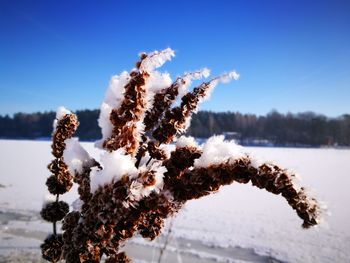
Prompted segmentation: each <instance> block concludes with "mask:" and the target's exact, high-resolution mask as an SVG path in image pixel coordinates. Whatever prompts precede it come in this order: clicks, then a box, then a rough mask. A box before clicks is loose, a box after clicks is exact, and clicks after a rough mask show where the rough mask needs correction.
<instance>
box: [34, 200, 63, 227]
mask: <svg viewBox="0 0 350 263" xmlns="http://www.w3.org/2000/svg"><path fill="white" fill-rule="evenodd" d="M68 212H69V205H68V204H67V203H66V202H63V201H59V202H51V203H47V204H46V205H45V206H44V207H43V208H42V209H41V212H40V215H41V217H42V218H43V219H44V220H46V221H49V222H57V221H60V220H62V219H63V218H64V216H65V215H66V214H67V213H68Z"/></svg>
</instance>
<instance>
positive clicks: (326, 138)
mask: <svg viewBox="0 0 350 263" xmlns="http://www.w3.org/2000/svg"><path fill="white" fill-rule="evenodd" d="M76 113H77V115H78V119H79V122H80V126H79V129H78V131H77V134H76V135H77V136H78V137H79V138H80V139H81V140H86V141H91V140H95V139H98V138H100V137H101V135H100V128H99V127H98V125H97V118H98V115H99V111H98V110H80V111H77V112H76ZM54 118H55V113H54V112H44V113H31V114H27V113H16V114H14V115H13V117H9V116H7V115H6V116H0V138H5V139H47V138H49V137H50V136H51V132H52V122H53V120H54ZM213 134H225V135H226V137H228V138H234V139H236V140H238V141H239V142H240V143H241V144H244V145H275V146H312V147H318V146H350V115H349V114H344V115H342V116H340V117H338V118H328V117H326V116H323V115H319V114H315V113H313V112H305V113H298V114H292V113H288V114H281V113H278V112H277V111H272V112H270V113H269V114H267V115H266V116H257V115H254V114H242V113H239V112H220V113H214V112H208V111H200V112H198V113H197V114H195V115H194V116H193V118H192V122H191V127H190V128H189V130H188V132H187V135H191V136H194V137H199V138H207V137H209V136H211V135H213Z"/></svg>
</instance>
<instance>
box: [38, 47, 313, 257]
mask: <svg viewBox="0 0 350 263" xmlns="http://www.w3.org/2000/svg"><path fill="white" fill-rule="evenodd" d="M173 56H174V51H173V50H171V49H169V48H168V49H165V50H163V51H160V52H158V51H155V52H152V53H149V54H146V53H142V54H141V55H140V59H139V61H138V62H137V63H136V67H135V68H134V69H133V70H131V71H130V72H122V73H121V74H120V75H119V76H114V77H113V78H112V79H111V81H110V84H109V87H108V90H107V92H106V96H105V99H104V101H103V102H102V105H101V110H100V117H99V119H98V123H99V126H100V127H101V130H102V139H101V140H99V141H97V142H96V144H95V145H96V147H100V148H101V149H103V150H104V152H103V153H102V154H101V157H100V160H95V159H93V158H92V157H90V155H89V153H88V152H87V151H86V150H84V148H83V147H82V146H81V145H80V143H79V141H78V140H77V139H76V138H72V136H73V134H74V132H75V131H76V129H77V126H78V120H77V117H76V115H74V114H73V113H71V112H70V111H68V110H66V109H64V108H60V109H59V110H58V112H57V116H56V120H55V122H54V131H53V142H52V154H53V156H54V157H55V159H54V160H53V161H52V162H51V163H50V164H49V166H48V168H49V170H50V172H51V173H52V175H51V176H50V177H49V178H48V179H47V182H46V185H47V187H48V190H49V192H50V193H51V194H53V195H54V196H55V198H54V200H51V201H49V202H46V203H45V204H44V206H43V209H42V211H41V215H42V217H43V218H44V219H45V220H47V221H49V222H52V224H53V233H52V234H51V235H50V236H48V237H47V238H46V239H45V241H44V243H43V244H42V245H41V248H42V255H43V258H45V259H46V260H48V261H51V262H57V261H59V260H62V259H64V260H66V262H74V263H76V262H100V261H101V259H102V257H105V258H106V261H105V262H129V261H130V260H129V259H128V257H127V255H126V254H125V253H124V252H123V251H121V250H120V248H121V247H122V245H123V243H124V242H125V241H126V240H127V239H129V238H131V237H133V236H134V235H136V234H139V235H141V236H142V237H144V238H147V239H150V240H153V239H154V238H156V237H157V236H158V235H159V234H160V233H161V231H162V228H163V226H164V221H165V220H166V219H167V218H169V217H171V216H173V215H174V214H175V213H176V212H178V211H179V210H180V209H181V208H182V207H183V206H184V204H185V203H186V202H187V201H188V200H192V199H198V198H200V197H202V196H205V195H209V194H211V193H214V192H216V191H217V190H219V188H220V187H221V186H223V185H228V184H232V183H233V182H237V183H244V184H246V183H249V182H251V184H252V185H253V186H256V187H258V188H260V189H265V190H266V191H268V192H271V193H273V194H276V195H280V196H282V197H283V198H285V199H286V200H287V202H288V204H289V205H290V206H291V207H292V208H293V209H294V210H295V211H296V213H297V215H298V216H299V217H300V218H301V219H302V221H303V223H302V226H303V227H305V228H308V227H311V226H314V225H317V224H318V222H319V216H320V208H319V206H318V204H317V202H316V200H315V199H313V198H310V197H309V196H307V195H306V193H305V190H304V188H299V187H297V185H296V184H295V183H294V182H295V175H294V174H292V173H290V172H288V171H286V170H285V169H282V168H281V167H279V166H277V165H275V164H270V163H258V162H257V161H256V160H255V159H254V158H252V157H251V156H249V155H248V154H246V153H245V152H244V149H243V148H242V147H241V146H238V145H236V144H235V143H234V142H233V141H225V140H224V138H223V137H222V136H214V137H212V138H209V139H208V140H207V142H206V143H205V144H204V145H202V146H199V145H197V143H196V141H195V140H194V138H191V137H185V136H181V134H183V133H184V132H185V131H186V129H187V128H188V126H189V123H190V119H191V116H192V114H193V113H194V112H196V111H197V109H198V106H199V104H200V103H201V102H202V101H204V100H205V99H206V98H207V97H208V96H209V95H210V92H211V91H212V90H213V89H214V87H215V86H217V85H218V84H220V83H227V82H229V81H231V80H237V79H238V77H239V75H238V74H237V73H236V72H235V71H232V72H229V73H226V74H223V75H221V76H217V77H214V78H212V79H209V80H206V81H205V82H203V83H202V84H200V85H198V86H197V87H195V88H193V89H192V90H190V89H189V87H190V86H191V83H192V81H193V80H198V79H201V78H207V77H208V76H209V70H208V69H206V68H204V69H201V70H197V71H194V72H187V73H185V74H184V75H183V76H180V77H178V78H176V80H175V81H174V82H171V79H170V76H169V74H167V73H161V72H159V71H157V68H159V67H161V66H162V65H163V64H164V63H165V62H166V61H169V60H171V59H172V57H173ZM177 99H179V100H180V101H179V103H177V104H176V106H175V102H176V100H177ZM172 142H176V144H171V143H172ZM73 182H74V183H76V184H77V185H78V194H79V199H78V200H76V201H75V202H74V203H73V211H70V212H69V205H68V204H67V203H65V202H63V201H60V200H59V196H60V195H62V194H64V193H66V192H67V191H69V190H70V189H71V187H72V185H73ZM59 221H62V234H59V233H58V231H57V229H56V223H57V222H59Z"/></svg>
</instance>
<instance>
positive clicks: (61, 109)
mask: <svg viewBox="0 0 350 263" xmlns="http://www.w3.org/2000/svg"><path fill="white" fill-rule="evenodd" d="M71 113H72V112H71V111H70V110H67V109H66V108H65V107H63V106H61V107H58V108H57V110H56V119H55V120H54V121H53V130H54V131H55V130H56V128H57V123H58V121H60V120H61V119H62V118H63V117H64V116H66V115H67V114H71Z"/></svg>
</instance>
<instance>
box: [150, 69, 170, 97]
mask: <svg viewBox="0 0 350 263" xmlns="http://www.w3.org/2000/svg"><path fill="white" fill-rule="evenodd" d="M170 85H171V78H170V75H169V73H161V72H159V71H153V72H152V73H150V76H149V77H148V79H147V83H146V88H147V92H150V93H151V95H154V94H155V93H157V92H159V91H160V90H162V89H164V88H167V87H169V86H170ZM152 97H153V96H152Z"/></svg>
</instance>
